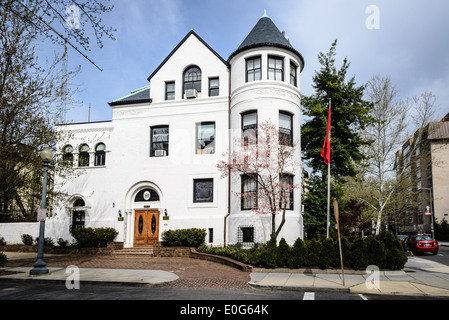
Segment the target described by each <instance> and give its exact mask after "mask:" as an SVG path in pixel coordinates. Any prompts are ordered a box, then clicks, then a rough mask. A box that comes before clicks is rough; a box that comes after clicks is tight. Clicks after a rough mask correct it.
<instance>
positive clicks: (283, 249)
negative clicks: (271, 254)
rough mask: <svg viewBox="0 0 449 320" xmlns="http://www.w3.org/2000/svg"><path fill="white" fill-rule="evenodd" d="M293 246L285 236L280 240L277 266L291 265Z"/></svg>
mask: <svg viewBox="0 0 449 320" xmlns="http://www.w3.org/2000/svg"><path fill="white" fill-rule="evenodd" d="M290 258H291V248H290V246H289V245H288V244H287V241H285V239H284V238H282V239H281V240H280V241H279V245H278V248H277V263H276V264H277V266H278V267H290V265H291V264H292V263H291V262H290Z"/></svg>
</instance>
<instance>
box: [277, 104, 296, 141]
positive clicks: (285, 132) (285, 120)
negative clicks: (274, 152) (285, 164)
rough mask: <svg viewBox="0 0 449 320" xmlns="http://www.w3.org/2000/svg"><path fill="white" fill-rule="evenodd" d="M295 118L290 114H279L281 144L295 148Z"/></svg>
mask: <svg viewBox="0 0 449 320" xmlns="http://www.w3.org/2000/svg"><path fill="white" fill-rule="evenodd" d="M292 129H293V116H292V115H291V114H290V113H288V112H282V111H281V112H279V143H280V144H283V145H286V146H293V130H292Z"/></svg>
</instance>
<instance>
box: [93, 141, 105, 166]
mask: <svg viewBox="0 0 449 320" xmlns="http://www.w3.org/2000/svg"><path fill="white" fill-rule="evenodd" d="M105 150H106V146H105V144H104V143H99V144H97V146H96V147H95V166H96V167H98V166H104V165H106V153H105Z"/></svg>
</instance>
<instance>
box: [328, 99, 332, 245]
mask: <svg viewBox="0 0 449 320" xmlns="http://www.w3.org/2000/svg"><path fill="white" fill-rule="evenodd" d="M330 109H331V98H329V110H330ZM330 160H331V159H330V157H329V162H328V164H327V238H329V226H330V203H331V200H330V199H331V161H330Z"/></svg>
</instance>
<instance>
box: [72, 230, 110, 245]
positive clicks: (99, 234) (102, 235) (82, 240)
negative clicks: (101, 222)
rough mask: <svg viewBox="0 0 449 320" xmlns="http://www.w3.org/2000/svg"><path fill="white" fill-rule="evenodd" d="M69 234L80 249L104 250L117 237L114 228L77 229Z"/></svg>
mask: <svg viewBox="0 0 449 320" xmlns="http://www.w3.org/2000/svg"><path fill="white" fill-rule="evenodd" d="M71 233H72V237H74V238H75V240H76V242H77V243H78V246H79V247H80V248H99V247H101V248H105V247H106V246H107V244H108V242H111V241H112V240H114V238H115V237H116V236H117V235H118V232H117V230H115V229H114V228H78V229H75V230H72V232H71Z"/></svg>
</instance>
